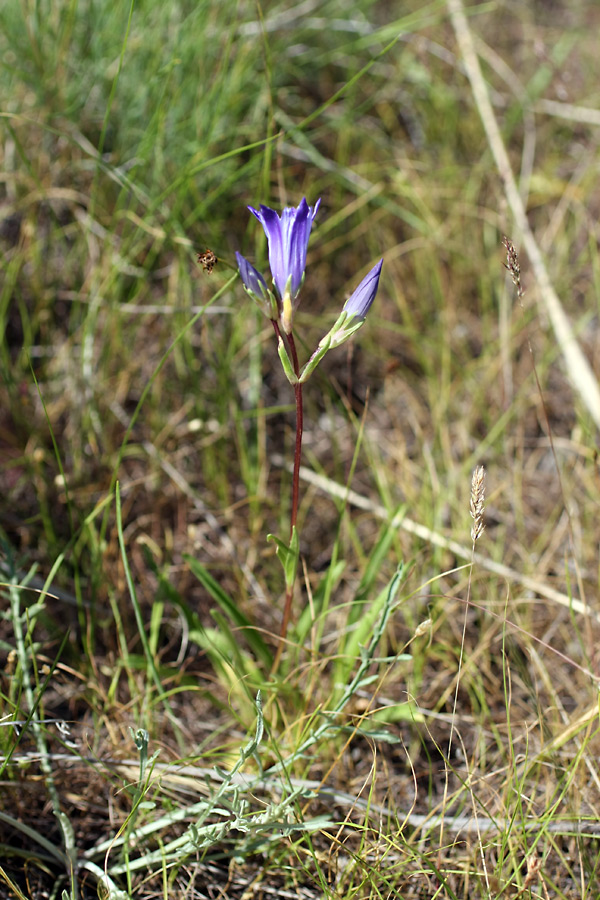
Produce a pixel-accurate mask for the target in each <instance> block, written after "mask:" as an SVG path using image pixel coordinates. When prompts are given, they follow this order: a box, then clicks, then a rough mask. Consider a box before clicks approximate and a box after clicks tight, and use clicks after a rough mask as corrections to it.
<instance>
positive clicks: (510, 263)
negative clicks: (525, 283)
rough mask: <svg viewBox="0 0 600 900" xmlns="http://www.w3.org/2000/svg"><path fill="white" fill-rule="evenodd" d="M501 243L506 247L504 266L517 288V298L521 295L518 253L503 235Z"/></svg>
mask: <svg viewBox="0 0 600 900" xmlns="http://www.w3.org/2000/svg"><path fill="white" fill-rule="evenodd" d="M502 243H503V244H504V246H505V247H506V262H505V263H504V268H505V269H508V271H509V273H510V277H511V278H512V283H513V284H514V286H515V287H516V289H517V297H518V298H519V300H520V299H521V297H522V296H523V287H522V285H521V266H520V265H519V255H518V253H517V251H516V250H515V245H514V244H513V242H512V241H511V240H510V239H509V238H507V237H506V235H504V237H503V238H502Z"/></svg>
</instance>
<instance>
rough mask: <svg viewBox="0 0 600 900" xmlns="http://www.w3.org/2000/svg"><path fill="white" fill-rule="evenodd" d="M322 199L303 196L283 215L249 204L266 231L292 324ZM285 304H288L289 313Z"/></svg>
mask: <svg viewBox="0 0 600 900" xmlns="http://www.w3.org/2000/svg"><path fill="white" fill-rule="evenodd" d="M320 202H321V201H320V200H317V202H316V203H315V205H314V207H313V206H309V205H308V203H307V202H306V199H305V198H303V199H302V202H301V203H300V206H298V208H295V207H293V206H288V207H286V208H285V209H284V210H283V212H282V213H281V216H279V215H278V214H277V213H276V212H275V210H274V209H270V208H269V207H268V206H261V207H260V210H256V209H254V208H253V207H252V206H249V207H248V209H249V210H250V212H251V213H253V214H254V215H255V216H256V218H257V219H258V221H259V222H260V224H261V225H262V227H263V228H264V230H265V234H266V235H267V242H268V245H269V266H270V268H271V275H272V276H273V282H274V283H275V287H276V289H277V294H278V298H279V300H280V301H281V303H282V309H283V312H284V317H285V318H286V321H287V324H288V325H289V326H290V328H291V313H292V310H293V309H295V308H296V305H297V304H296V303H294V301H295V300H296V297H297V296H298V292H299V290H300V288H301V287H302V282H303V281H304V269H305V268H306V250H307V247H308V239H309V237H310V230H311V228H312V223H313V219H314V217H315V216H316V214H317V210H318V208H319V204H320ZM286 307H288V309H287V314H286ZM290 307H291V308H290ZM284 324H285V323H284ZM286 330H287V329H286Z"/></svg>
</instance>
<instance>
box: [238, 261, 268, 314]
mask: <svg viewBox="0 0 600 900" xmlns="http://www.w3.org/2000/svg"><path fill="white" fill-rule="evenodd" d="M235 258H236V259H237V264H238V270H239V273H240V278H241V279H242V283H243V285H244V287H245V289H246V291H247V292H248V293H249V294H250V296H251V297H252V299H253V300H256V301H257V303H260V304H261V306H262V305H263V304H267V305H268V307H269V308H270V306H271V292H270V291H269V288H268V287H267V283H266V281H265V279H264V278H263V277H262V275H261V274H260V272H258V271H257V270H256V269H255V268H254V266H253V265H251V264H250V263H249V262H248V260H247V259H245V257H243V256H242V254H241V253H236V254H235ZM268 314H269V313H268V312H267V315H268Z"/></svg>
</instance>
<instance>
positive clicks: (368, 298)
mask: <svg viewBox="0 0 600 900" xmlns="http://www.w3.org/2000/svg"><path fill="white" fill-rule="evenodd" d="M382 265H383V260H382V259H380V260H379V262H378V263H377V265H376V266H373V268H372V269H371V271H370V272H369V273H368V274H367V275H365V277H364V278H363V280H362V281H361V283H360V284H359V286H358V287H357V288H356V290H355V291H354V293H353V294H352V296H351V297H349V298H348V300H346V302H345V303H344V309H343V312H345V313H346V314H347V320H346V321H348V323H350V320H351V319H361V320H363V321H364V319H365V316H366V315H367V313H368V312H369V309H370V308H371V304H372V302H373V300H374V299H375V294H376V293H377V288H378V287H379V276H380V275H381V267H382Z"/></svg>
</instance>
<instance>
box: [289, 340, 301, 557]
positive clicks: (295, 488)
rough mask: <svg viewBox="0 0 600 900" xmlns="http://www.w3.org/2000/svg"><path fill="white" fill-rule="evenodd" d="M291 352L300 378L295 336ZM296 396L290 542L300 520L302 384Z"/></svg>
mask: <svg viewBox="0 0 600 900" xmlns="http://www.w3.org/2000/svg"><path fill="white" fill-rule="evenodd" d="M287 339H288V343H289V345H290V351H291V354H292V365H293V366H294V372H295V374H296V377H297V378H299V377H300V366H299V364H298V354H297V353H296V344H295V343H294V336H293V335H292V334H288V335H287ZM294 394H295V396H296V447H295V449H294V474H293V476H292V515H291V519H290V540H291V539H292V534H293V533H294V528H295V526H296V520H297V518H298V495H299V493H300V461H301V459H302V431H303V428H304V412H303V408H302V385H301V384H300V382H298V383H297V384H295V385H294Z"/></svg>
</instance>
